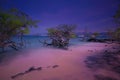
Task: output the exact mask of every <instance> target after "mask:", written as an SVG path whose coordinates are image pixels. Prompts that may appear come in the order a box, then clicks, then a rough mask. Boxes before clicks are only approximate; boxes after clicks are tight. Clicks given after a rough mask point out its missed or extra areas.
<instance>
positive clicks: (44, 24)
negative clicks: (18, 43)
mask: <svg viewBox="0 0 120 80" xmlns="http://www.w3.org/2000/svg"><path fill="white" fill-rule="evenodd" d="M119 3H120V1H119V0H0V5H1V6H2V7H5V8H8V7H9V8H10V7H17V8H18V9H20V10H22V11H24V12H26V13H27V14H29V15H30V16H31V17H32V18H34V19H39V20H40V21H41V22H40V23H39V24H38V26H39V28H36V29H34V28H31V29H30V31H31V32H30V33H31V34H38V33H46V32H47V31H46V29H47V28H49V27H55V26H57V25H59V24H76V25H77V26H78V28H77V31H78V32H81V31H84V29H85V28H87V29H88V31H90V32H91V31H105V30H107V29H109V28H115V26H114V22H113V18H112V16H113V15H114V14H115V12H116V10H117V7H118V4H119Z"/></svg>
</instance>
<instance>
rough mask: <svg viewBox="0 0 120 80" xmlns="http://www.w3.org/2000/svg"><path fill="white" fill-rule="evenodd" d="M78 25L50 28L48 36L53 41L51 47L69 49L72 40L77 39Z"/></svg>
mask: <svg viewBox="0 0 120 80" xmlns="http://www.w3.org/2000/svg"><path fill="white" fill-rule="evenodd" d="M75 28H76V25H68V24H61V25H58V26H57V27H55V28H49V29H47V30H48V35H49V37H50V38H51V39H52V43H51V45H53V46H55V47H59V48H65V47H68V44H69V40H70V38H73V37H75V33H74V30H75Z"/></svg>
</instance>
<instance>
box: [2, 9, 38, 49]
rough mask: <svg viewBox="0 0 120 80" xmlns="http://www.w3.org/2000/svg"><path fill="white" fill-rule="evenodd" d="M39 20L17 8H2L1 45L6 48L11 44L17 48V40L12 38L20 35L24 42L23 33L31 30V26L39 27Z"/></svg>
mask: <svg viewBox="0 0 120 80" xmlns="http://www.w3.org/2000/svg"><path fill="white" fill-rule="evenodd" d="M37 22H38V21H36V20H33V19H32V18H31V17H30V16H28V15H27V14H26V13H24V12H22V11H20V10H18V9H16V8H12V9H10V10H0V47H2V48H3V49H4V47H6V46H10V47H12V48H14V49H16V50H17V48H16V46H17V45H16V42H14V41H12V39H11V38H12V37H13V36H15V35H20V38H21V43H23V41H22V35H23V34H24V33H28V32H29V27H33V26H34V27H37V25H36V23H37Z"/></svg>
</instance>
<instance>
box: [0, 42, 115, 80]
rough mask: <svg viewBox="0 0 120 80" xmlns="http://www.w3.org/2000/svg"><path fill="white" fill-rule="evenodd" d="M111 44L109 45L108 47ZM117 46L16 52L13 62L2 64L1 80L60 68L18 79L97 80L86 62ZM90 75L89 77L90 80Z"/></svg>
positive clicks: (102, 45) (85, 46)
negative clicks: (53, 67) (37, 69)
mask: <svg viewBox="0 0 120 80" xmlns="http://www.w3.org/2000/svg"><path fill="white" fill-rule="evenodd" d="M106 45H107V46H106ZM113 46H115V44H114V43H113V44H106V43H86V44H82V45H75V46H70V47H69V50H62V49H54V48H42V49H39V48H38V49H30V50H25V51H21V52H22V54H21V52H19V53H16V54H17V55H16V56H15V57H13V58H14V59H12V60H11V61H10V60H9V59H7V61H6V62H5V63H4V65H2V64H0V71H1V72H0V79H2V80H12V79H11V78H10V77H11V76H13V75H15V74H17V73H20V72H24V71H26V70H28V69H29V68H30V67H32V66H34V67H48V66H53V65H59V67H57V68H55V69H52V68H47V69H43V70H41V71H33V72H30V73H28V74H25V75H23V76H20V77H17V78H16V80H23V79H24V80H37V79H39V80H54V79H56V80H94V74H95V72H93V71H92V70H90V69H89V68H88V67H86V64H85V62H84V61H85V59H86V58H87V57H88V56H91V55H94V54H100V52H103V51H105V50H106V49H110V48H112V47H113ZM86 76H88V77H89V78H88V77H86Z"/></svg>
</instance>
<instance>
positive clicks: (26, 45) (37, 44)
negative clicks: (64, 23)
mask: <svg viewBox="0 0 120 80" xmlns="http://www.w3.org/2000/svg"><path fill="white" fill-rule="evenodd" d="M97 38H98V39H105V38H108V36H105V35H102V36H101V35H100V36H98V37H97ZM11 39H12V41H14V42H15V43H17V44H21V39H20V37H19V36H14V37H12V38H11ZM85 39H86V40H87V39H88V37H86V38H85ZM22 40H23V45H22V46H20V48H21V49H22V50H23V49H31V48H32V49H33V48H43V47H46V46H44V44H43V42H44V41H45V40H46V42H47V43H51V39H50V38H49V37H48V36H35V35H24V36H23V39H22ZM86 40H83V39H82V38H81V37H76V38H72V39H70V42H69V46H74V45H82V44H85V43H88V42H87V41H86ZM11 50H13V49H12V48H11V47H6V48H5V51H11Z"/></svg>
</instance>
